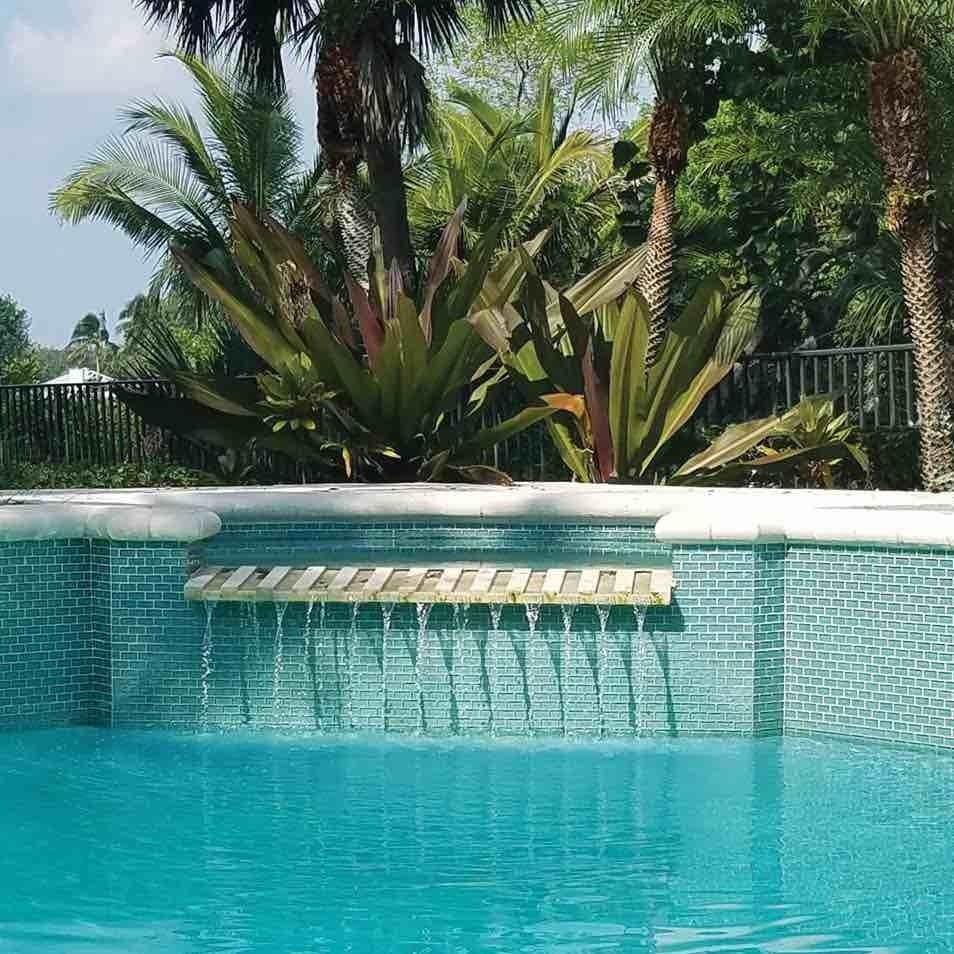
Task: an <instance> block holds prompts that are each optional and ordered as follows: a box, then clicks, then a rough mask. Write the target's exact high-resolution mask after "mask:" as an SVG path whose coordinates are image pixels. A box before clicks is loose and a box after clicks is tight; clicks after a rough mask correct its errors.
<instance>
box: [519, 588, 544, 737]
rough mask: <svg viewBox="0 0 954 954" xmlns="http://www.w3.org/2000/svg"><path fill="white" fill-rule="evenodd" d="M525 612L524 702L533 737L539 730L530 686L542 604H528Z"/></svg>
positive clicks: (528, 730) (529, 728) (530, 733)
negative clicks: (536, 730)
mask: <svg viewBox="0 0 954 954" xmlns="http://www.w3.org/2000/svg"><path fill="white" fill-rule="evenodd" d="M524 611H525V612H526V616H527V649H526V656H525V658H524V663H523V673H522V675H523V702H524V710H525V715H526V720H527V734H528V735H533V733H534V730H535V729H536V728H537V718H536V712H535V707H534V704H533V690H532V688H531V686H530V674H531V673H532V672H533V671H534V669H535V668H536V667H535V657H536V648H537V622H538V621H539V619H540V604H539V603H526V604H525V605H524Z"/></svg>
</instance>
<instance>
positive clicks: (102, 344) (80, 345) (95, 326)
mask: <svg viewBox="0 0 954 954" xmlns="http://www.w3.org/2000/svg"><path fill="white" fill-rule="evenodd" d="M117 350H118V348H117V346H116V344H115V343H114V342H113V341H112V340H111V338H110V334H109V324H108V323H107V321H106V312H104V311H101V312H100V313H99V314H98V315H97V314H96V313H95V312H88V313H87V314H85V315H84V316H83V317H82V318H80V320H79V321H78V322H76V325H75V326H74V327H73V333H72V334H71V335H70V340H69V343H68V344H67V346H66V352H67V354H68V355H69V357H70V359H71V360H73V361H81V362H83V363H85V364H92V365H93V369H94V370H95V371H96V372H97V373H101V372H103V371H104V370H107V369H108V368H109V367H110V365H111V364H112V361H113V358H114V356H115V354H116V352H117Z"/></svg>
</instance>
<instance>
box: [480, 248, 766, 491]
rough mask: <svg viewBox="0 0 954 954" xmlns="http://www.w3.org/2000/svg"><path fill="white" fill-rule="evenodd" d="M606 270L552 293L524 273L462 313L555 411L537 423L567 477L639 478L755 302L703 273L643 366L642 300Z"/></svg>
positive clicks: (646, 321) (734, 346)
mask: <svg viewBox="0 0 954 954" xmlns="http://www.w3.org/2000/svg"><path fill="white" fill-rule="evenodd" d="M525 264H526V267H527V269H528V271H531V270H532V265H531V264H530V263H529V262H526V263H525ZM622 277H623V276H617V278H622ZM606 278H607V276H606V275H600V274H599V273H594V275H591V276H588V277H587V278H586V279H584V280H583V281H582V282H580V283H578V284H577V285H574V286H573V287H572V288H570V289H569V290H567V291H566V292H562V293H561V292H557V291H556V290H555V289H553V288H552V287H551V286H549V285H547V284H546V283H545V282H543V281H541V280H540V278H539V277H537V276H536V275H534V274H532V273H531V274H528V276H527V278H526V280H525V282H524V288H523V291H522V294H521V296H520V300H519V302H517V303H515V304H509V303H507V304H504V305H503V306H499V307H489V308H486V309H484V310H483V311H481V312H479V313H478V314H477V315H475V316H474V319H473V320H474V323H475V325H476V326H477V327H478V328H479V329H480V330H481V333H482V334H483V336H484V338H485V340H487V341H488V342H490V343H492V344H493V345H494V346H495V347H496V348H497V349H498V351H499V353H500V354H501V358H502V360H503V363H504V364H505V365H506V366H507V367H508V368H509V369H510V370H511V372H512V373H513V375H514V377H515V378H516V380H517V381H518V382H519V383H520V384H521V386H522V387H523V390H524V391H525V393H526V394H527V396H529V397H535V398H539V399H541V400H544V401H545V402H546V403H548V404H550V405H551V406H552V407H556V408H559V409H560V410H561V411H564V412H566V413H565V414H564V415H561V417H562V420H561V419H560V418H557V417H554V418H553V419H551V420H549V421H548V422H547V426H548V428H549V431H550V434H551V436H552V437H553V439H554V441H555V443H556V446H557V448H558V449H559V452H560V455H561V457H562V458H563V460H564V462H565V463H566V465H567V466H568V467H569V468H570V470H571V471H572V472H573V474H574V475H575V476H576V477H577V478H578V479H579V480H587V481H591V480H595V481H607V480H612V479H619V480H632V481H640V480H647V479H649V477H650V476H651V468H653V465H654V464H657V463H658V462H659V460H660V457H661V455H662V453H663V451H664V450H665V448H666V445H667V443H668V442H669V441H670V440H671V439H672V438H673V436H674V435H675V434H676V433H677V432H678V431H679V430H680V429H681V428H682V427H683V425H684V424H686V423H687V422H688V421H689V420H690V418H692V416H693V414H694V413H695V412H696V410H697V409H698V407H699V405H700V403H701V402H702V400H703V398H704V397H705V396H706V394H708V393H709V391H710V390H711V389H712V388H713V387H715V386H716V385H717V384H718V383H719V382H720V381H721V380H722V379H723V378H724V377H725V376H726V375H727V374H728V373H729V371H730V370H731V368H732V366H733V364H734V363H735V361H736V359H737V358H738V357H739V355H740V353H741V352H742V349H743V348H744V347H745V345H746V343H747V342H748V340H749V338H750V337H751V334H752V331H753V329H754V326H755V322H756V319H757V316H758V306H759V302H758V299H757V297H756V296H755V295H754V294H753V293H752V292H743V293H742V294H738V295H731V294H730V292H729V289H728V287H727V284H726V282H725V281H724V280H723V279H721V278H719V277H714V278H710V279H708V280H707V281H705V282H704V283H703V284H702V286H701V287H700V288H699V290H698V291H697V292H696V294H695V296H694V297H693V298H692V299H691V300H690V302H689V303H688V305H687V306H686V307H685V309H684V310H683V312H682V314H681V316H680V317H679V318H678V319H677V320H676V321H674V322H673V323H672V325H671V326H670V327H669V329H668V332H667V334H666V337H665V339H664V342H663V344H662V347H661V349H660V351H659V356H658V359H657V360H656V361H655V363H652V364H650V362H649V360H648V353H649V349H650V326H651V320H650V310H649V308H648V306H647V304H646V301H645V299H644V298H643V297H642V296H641V295H640V294H639V293H638V292H636V291H634V290H633V289H632V288H631V287H630V286H629V284H628V283H625V282H620V281H618V280H617V281H615V282H614V281H612V280H609V281H607V280H606ZM554 390H556V391H557V392H558V393H556V394H553V393H551V392H553V391H554Z"/></svg>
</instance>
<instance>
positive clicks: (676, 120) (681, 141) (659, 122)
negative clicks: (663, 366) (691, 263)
mask: <svg viewBox="0 0 954 954" xmlns="http://www.w3.org/2000/svg"><path fill="white" fill-rule="evenodd" d="M687 130H688V118H687V116H686V110H685V107H684V106H683V105H682V103H681V102H680V101H679V100H677V99H671V98H669V99H657V100H656V104H655V106H654V107H653V116H652V120H651V122H650V126H649V161H650V164H651V165H652V167H653V171H654V172H655V173H656V189H655V192H654V195H653V211H652V217H651V219H650V224H649V235H648V237H647V239H646V264H645V265H644V266H643V271H642V273H641V275H640V278H639V281H638V283H637V288H638V289H639V291H640V292H641V293H642V295H643V297H644V298H645V299H646V303H647V305H648V306H649V344H648V347H647V350H646V367H647V370H648V369H649V368H650V367H652V366H653V365H654V364H655V363H656V359H657V358H658V357H659V351H660V349H661V348H662V345H663V342H664V341H665V340H666V332H667V330H668V328H669V308H670V304H671V301H672V275H673V269H674V267H675V261H676V215H677V213H676V184H677V182H678V181H679V176H680V174H681V173H682V171H683V169H685V167H686V148H687V142H686V140H687Z"/></svg>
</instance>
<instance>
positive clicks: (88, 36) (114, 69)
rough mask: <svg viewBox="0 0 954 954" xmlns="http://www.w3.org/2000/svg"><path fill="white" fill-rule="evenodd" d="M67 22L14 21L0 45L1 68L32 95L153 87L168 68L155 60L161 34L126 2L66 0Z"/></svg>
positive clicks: (163, 43)
mask: <svg viewBox="0 0 954 954" xmlns="http://www.w3.org/2000/svg"><path fill="white" fill-rule="evenodd" d="M65 6H66V9H65V12H66V15H67V22H66V23H64V24H63V25H62V26H46V25H43V26H40V25H37V24H36V23H33V22H30V21H28V20H26V19H24V18H23V17H22V16H20V17H15V18H14V19H13V21H12V22H11V24H10V26H9V28H8V29H7V31H6V33H5V35H4V36H3V40H2V50H3V55H4V59H5V60H6V65H7V69H8V70H9V72H10V73H11V75H12V78H13V80H14V81H15V82H18V83H19V85H21V86H22V87H23V88H25V89H26V90H28V91H30V92H33V93H52V94H65V95H89V94H91V93H110V92H113V91H116V90H123V91H124V92H126V93H127V94H128V93H130V92H133V93H138V92H144V91H147V90H150V89H152V88H155V87H156V85H157V84H158V83H159V81H161V80H162V79H163V78H167V77H168V75H169V74H168V70H169V65H168V64H163V63H162V62H161V61H157V60H156V54H157V53H158V52H159V51H160V50H161V49H163V48H164V47H165V46H167V41H166V39H165V37H164V35H163V34H162V33H161V32H159V31H156V30H149V29H148V28H147V27H146V24H145V20H144V17H143V13H142V11H141V10H139V9H137V8H136V7H135V6H134V4H133V2H132V0H67V3H66V5H65Z"/></svg>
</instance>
